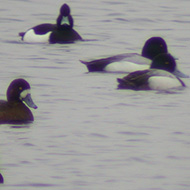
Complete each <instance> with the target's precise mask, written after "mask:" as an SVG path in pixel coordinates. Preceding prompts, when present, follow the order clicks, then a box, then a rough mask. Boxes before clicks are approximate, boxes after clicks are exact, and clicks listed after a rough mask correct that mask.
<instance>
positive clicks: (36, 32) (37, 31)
mask: <svg viewBox="0 0 190 190" xmlns="http://www.w3.org/2000/svg"><path fill="white" fill-rule="evenodd" d="M70 12H71V11H70V8H69V6H68V5H67V4H63V5H62V6H61V8H60V13H59V15H58V17H57V21H56V24H49V23H44V24H40V25H37V26H34V27H33V28H30V29H28V30H27V31H26V32H21V33H19V36H21V39H22V40H23V41H25V42H29V43H31V42H37V43H40V42H49V43H69V42H74V41H75V40H82V37H81V36H80V35H79V34H78V33H77V31H75V30H74V29H73V26H74V21H73V18H72V16H71V14H70Z"/></svg>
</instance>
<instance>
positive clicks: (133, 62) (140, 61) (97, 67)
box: [81, 37, 168, 72]
mask: <svg viewBox="0 0 190 190" xmlns="http://www.w3.org/2000/svg"><path fill="white" fill-rule="evenodd" d="M167 52H168V49H167V44H166V42H165V40H164V39H163V38H161V37H151V38H149V39H148V40H147V41H146V42H145V44H144V46H143V48H142V53H141V55H140V54H137V53H123V54H119V55H115V56H111V57H106V58H102V59H96V60H92V61H81V62H82V63H83V64H85V65H86V66H87V68H88V71H89V72H97V71H104V72H133V71H136V70H144V69H148V68H149V66H150V64H151V61H152V59H153V58H154V57H155V56H156V55H158V54H160V53H167Z"/></svg>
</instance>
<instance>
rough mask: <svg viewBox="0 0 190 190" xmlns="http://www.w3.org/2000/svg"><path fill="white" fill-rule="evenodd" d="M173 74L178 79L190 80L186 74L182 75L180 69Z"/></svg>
mask: <svg viewBox="0 0 190 190" xmlns="http://www.w3.org/2000/svg"><path fill="white" fill-rule="evenodd" d="M173 74H174V75H175V76H176V77H180V78H189V77H190V76H189V75H186V74H184V73H182V72H181V71H180V70H179V69H177V68H176V69H175V71H174V72H173Z"/></svg>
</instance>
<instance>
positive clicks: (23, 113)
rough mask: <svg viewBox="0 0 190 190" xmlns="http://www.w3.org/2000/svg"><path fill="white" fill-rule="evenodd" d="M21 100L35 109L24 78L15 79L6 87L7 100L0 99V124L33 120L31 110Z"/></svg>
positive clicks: (28, 86)
mask: <svg viewBox="0 0 190 190" xmlns="http://www.w3.org/2000/svg"><path fill="white" fill-rule="evenodd" d="M23 102H24V103H26V105H27V106H29V107H31V108H34V109H37V106H36V105H35V104H34V102H33V100H32V98H31V93H30V85H29V83H28V82H27V81H26V80H24V79H15V80H13V81H12V82H11V83H10V85H9V87H8V89H7V101H5V100H0V124H5V123H28V122H32V121H34V117H33V114H32V112H31V111H30V109H29V108H28V107H27V106H26V105H25V104H24V103H23Z"/></svg>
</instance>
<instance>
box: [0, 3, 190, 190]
mask: <svg viewBox="0 0 190 190" xmlns="http://www.w3.org/2000/svg"><path fill="white" fill-rule="evenodd" d="M65 2H66V3H68V4H69V5H70V6H71V11H72V14H73V16H74V19H75V29H76V30H77V31H78V32H79V33H80V34H81V36H83V38H84V39H85V40H86V41H85V42H77V43H75V44H66V45H60V44H55V45H49V44H27V43H23V42H21V41H20V40H19V37H18V32H22V31H25V30H26V29H28V28H30V27H31V26H34V25H36V24H40V23H43V22H54V20H55V19H56V17H57V14H58V11H59V7H60V6H61V5H62V4H63V3H64V2H63V1H60V0H56V1H51V0H40V1H39V0H28V1H23V0H6V1H2V2H1V3H0V5H1V6H0V23H1V27H0V42H1V47H0V64H1V76H0V87H1V90H0V95H1V99H4V98H5V93H6V90H7V86H8V85H9V83H10V81H12V80H13V79H15V78H18V77H24V78H25V79H26V80H27V81H29V82H30V84H31V87H32V96H33V100H34V102H35V103H36V104H37V105H38V109H37V110H32V111H33V114H34V116H35V121H34V123H32V124H28V125H1V127H0V134H1V138H0V155H1V156H0V171H1V173H2V174H3V175H4V178H5V183H4V185H0V186H1V187H0V188H1V189H5V190H18V189H19V190H26V189H30V190H34V189H41V188H43V189H51V190H54V189H55V190H58V189H60V190H63V189H65V190H84V189H85V190H99V189H101V190H110V189H118V190H126V189H127V190H189V189H190V180H189V179H190V151H189V150H190V118H189V115H190V101H189V98H190V88H189V87H190V79H185V80H184V82H185V83H186V85H187V88H186V89H184V90H174V91H170V92H155V91H151V92H145V91H144V92H134V91H130V90H128V91H127V90H117V89H116V86H117V82H116V78H117V77H123V76H124V75H123V74H103V73H87V69H86V68H85V66H84V65H82V64H81V63H80V62H79V60H80V59H84V58H86V57H90V58H93V57H94V58H96V57H98V56H100V55H108V54H109V55H113V54H117V53H124V52H139V53H140V51H141V48H142V46H143V44H144V41H145V40H146V39H147V38H149V37H151V36H161V37H163V38H164V39H165V40H166V41H167V43H168V46H169V51H170V52H171V53H172V54H173V55H174V56H175V57H177V58H178V64H179V67H180V69H181V70H182V71H183V72H185V73H186V74H190V63H189V48H190V36H189V31H190V13H189V7H190V1H188V0H167V1H165V0H159V1H158V0H156V1H151V0H143V1H137V0H134V1H126V0H119V1H117V3H116V1H115V0H96V1H87V0H83V1H77V0H71V1H65Z"/></svg>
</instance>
